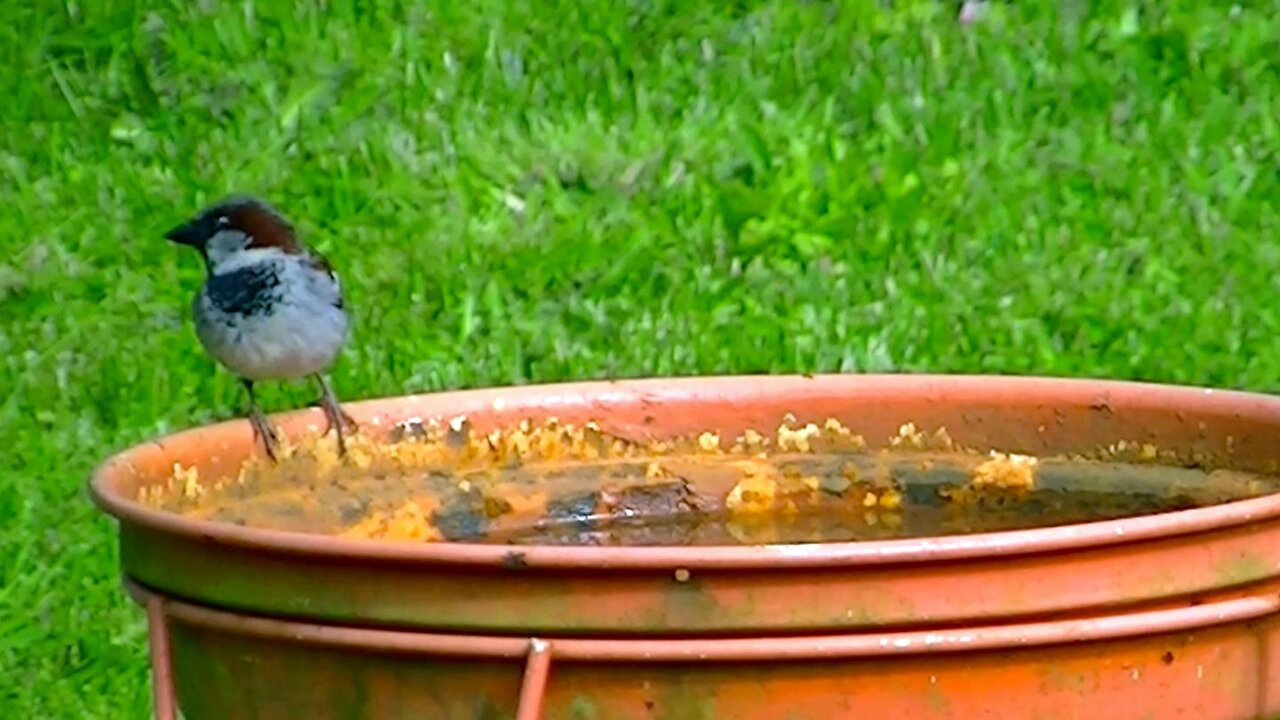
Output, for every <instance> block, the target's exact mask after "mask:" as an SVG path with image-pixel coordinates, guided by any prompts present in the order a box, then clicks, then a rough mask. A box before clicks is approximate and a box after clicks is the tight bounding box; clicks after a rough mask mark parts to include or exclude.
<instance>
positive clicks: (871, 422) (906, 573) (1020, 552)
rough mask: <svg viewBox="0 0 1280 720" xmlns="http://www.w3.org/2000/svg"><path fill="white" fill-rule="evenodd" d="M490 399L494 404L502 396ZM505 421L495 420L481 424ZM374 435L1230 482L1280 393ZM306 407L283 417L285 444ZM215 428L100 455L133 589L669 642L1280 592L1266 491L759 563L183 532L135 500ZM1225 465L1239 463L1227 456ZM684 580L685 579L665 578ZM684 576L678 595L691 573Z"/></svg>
mask: <svg viewBox="0 0 1280 720" xmlns="http://www.w3.org/2000/svg"><path fill="white" fill-rule="evenodd" d="M497 400H500V401H501V402H500V403H495V401H497ZM497 407H500V408H501V409H500V410H498V409H495V408H497ZM349 410H350V411H351V412H352V413H353V414H354V415H355V416H356V418H357V419H358V420H360V421H361V422H362V424H363V425H364V427H365V428H367V429H369V430H376V429H377V428H382V429H384V430H385V429H389V428H390V426H391V425H393V424H394V423H396V422H399V421H401V420H404V419H406V418H410V417H421V418H430V417H436V418H440V419H441V420H443V421H447V420H448V419H449V418H451V417H454V416H456V415H458V414H465V415H467V417H468V418H469V419H470V420H471V421H472V422H474V423H475V424H476V425H477V427H479V428H480V429H481V430H487V429H488V428H491V427H494V426H495V425H504V424H507V423H514V422H517V421H519V420H520V419H522V418H526V417H533V418H535V419H536V418H540V417H545V416H556V417H558V418H560V419H561V420H563V421H565V422H585V421H587V420H596V421H597V422H599V423H600V424H601V425H602V426H603V427H604V429H605V430H607V431H610V432H614V433H616V434H619V435H622V436H624V437H629V438H649V437H664V436H670V435H673V434H681V433H689V432H700V431H703V430H707V429H719V430H721V431H722V433H724V434H727V435H733V434H737V433H740V432H741V431H742V430H744V429H746V428H748V427H750V428H761V429H765V430H768V429H770V428H775V427H776V426H777V425H778V423H779V422H780V421H781V420H782V418H783V416H784V415H785V414H786V413H788V412H790V413H792V414H794V415H795V416H796V418H798V419H799V421H800V422H802V423H803V422H808V421H815V422H819V423H820V422H822V421H823V420H824V419H825V418H827V417H836V418H838V419H839V420H840V421H841V422H843V423H844V424H845V425H847V426H848V427H850V429H852V430H853V431H854V432H857V433H861V434H862V435H864V436H865V437H867V438H868V440H869V442H872V443H873V444H874V443H875V441H876V440H877V439H887V438H889V437H891V436H892V435H894V434H896V432H897V430H898V428H899V426H900V425H902V424H903V423H905V422H914V423H915V424H916V425H917V426H918V427H921V428H922V429H924V430H926V431H931V430H933V429H935V428H937V427H946V428H947V430H948V432H949V433H950V434H951V435H952V437H954V438H955V439H956V440H957V441H958V442H960V443H962V444H965V445H968V446H977V447H982V446H994V447H998V448H1001V449H1005V450H1011V451H1022V452H1030V453H1037V454H1047V453H1056V452H1090V451H1094V450H1096V449H1097V448H1098V447H1100V446H1106V445H1109V444H1112V443H1114V442H1116V441H1117V440H1118V439H1127V440H1129V441H1136V442H1152V443H1155V444H1156V445H1158V446H1159V447H1161V448H1176V449H1178V450H1179V451H1181V452H1184V453H1186V454H1188V455H1190V454H1193V453H1194V454H1198V455H1202V456H1208V457H1217V458H1224V457H1225V458H1229V460H1230V462H1231V463H1232V465H1233V466H1234V467H1238V468H1241V469H1254V470H1268V469H1273V468H1274V466H1275V458H1276V456H1277V455H1276V452H1275V450H1276V445H1275V438H1277V437H1280V400H1277V399H1276V398H1272V397H1268V396H1262V395H1253V394H1243V393H1231V392H1215V391H1207V390H1201V389H1194V388H1173V387H1163V386H1152V385H1143V384H1131V383H1112V382H1093V381H1064V380H1051V379H1038V378H988V377H930V376H820V377H815V378H799V377H747V378H712V379H690V380H667V381H630V382H618V383H586V384H573V385H562V386H542V387H537V386H535V387H523V388H503V389H498V390H485V391H471V392H459V393H445V394H440V395H432V396H414V397H408V398H397V399H390V400H380V401H371V402H365V403H356V404H353V405H352V406H350V407H349ZM315 422H316V417H315V415H314V414H313V413H312V412H309V411H308V412H301V413H295V414H292V415H291V416H288V417H286V418H284V420H283V425H284V427H285V428H286V430H287V431H289V432H300V431H304V427H305V426H306V425H308V424H315ZM252 447H253V445H252V434H251V432H250V431H249V429H248V427H247V424H245V423H243V422H235V423H226V424H222V425H218V426H213V427H210V428H203V429H198V430H194V431H188V432H186V433H180V434H178V435H176V436H172V437H169V438H165V439H162V440H161V441H158V442H156V443H151V444H147V445H143V446H139V447H137V448H134V449H132V450H130V451H128V452H126V453H124V454H122V455H121V456H117V457H116V458H113V459H112V460H111V461H109V462H107V463H106V464H105V465H104V466H103V468H102V469H101V470H100V471H99V473H98V475H97V476H96V478H95V481H94V486H93V489H94V493H95V497H96V498H97V500H98V501H99V502H100V503H101V504H102V505H103V506H104V507H106V509H107V510H109V511H110V512H112V513H113V514H115V515H117V516H118V517H120V518H121V519H122V523H121V525H122V527H121V550H122V552H121V556H122V560H123V564H124V570H125V573H126V574H127V575H128V576H130V577H132V578H134V579H136V580H138V581H139V582H140V583H142V584H143V585H145V586H147V587H149V588H152V589H154V590H158V591H161V592H164V593H166V594H169V595H172V596H176V597H179V598H184V599H188V600H191V601H194V602H199V603H203V604H207V605H212V606H218V607H224V608H234V609H239V610H243V611H247V612H253V613H259V614H267V615H276V616H292V617H299V618H310V619H328V620H334V621H341V622H348V623H358V624H362V625H384V626H389V627H417V628H423V629H435V630H451V631H457V630H463V631H489V632H515V633H527V632H537V633H559V634H593V633H608V634H610V635H663V636H679V635H688V634H698V633H753V632H811V631H820V630H829V631H847V630H856V629H868V628H888V627H904V626H928V625H932V624H941V623H946V624H952V623H962V622H984V623H986V622H995V621H1005V620H1013V619H1022V618H1034V617H1044V616H1048V615H1050V614H1056V613H1083V612H1095V611H1099V610H1104V609H1108V608H1121V607H1132V606H1137V605H1141V604H1144V603H1161V602H1170V601H1177V600H1185V601H1191V600H1194V601H1197V602H1199V601H1207V600H1210V599H1212V598H1213V597H1214V596H1215V595H1217V594H1221V593H1223V592H1227V591H1229V590H1231V589H1232V588H1237V587H1240V586H1242V585H1245V584H1248V583H1252V582H1256V581H1260V580H1265V579H1268V578H1272V577H1276V576H1277V575H1280V497H1277V496H1269V497H1265V498H1260V499H1256V500H1249V501H1243V502H1238V503H1232V504H1229V505H1224V506H1217V507H1213V508H1203V509H1198V510H1192V511H1186V512H1181V513H1170V514H1167V515H1163V516H1152V517H1145V518H1134V519H1128V520H1120V521H1113V522H1107V523H1093V524H1089V525H1082V526H1069V527H1060V528H1045V529H1039V530H1031V531H1021V532H1011V533H997V534H991V535H974V536H958V537H946V538H932V539H920V540H902V541H892V542H871V543H832V544H825V545H807V546H791V547H772V548H750V547H732V548H550V547H543V548H537V547H532V548H530V547H522V548H519V549H518V550H513V549H510V548H504V547H500V546H474V545H461V544H447V543H437V544H414V543H388V542H379V541H364V542H360V541H350V540H340V539H336V538H325V537H315V536H306V535H298V534H292V533H280V532H271V531H260V530H249V529H245V528H237V527H228V526H220V525H214V524H212V523H206V522H201V521H191V520H186V519H181V518H175V517H174V516H172V515H168V514H166V513H161V512H158V511H154V510H150V509H147V508H143V507H141V506H139V505H137V504H135V503H133V502H131V501H129V500H125V499H124V497H126V496H127V497H131V496H132V493H133V491H134V490H135V489H136V487H137V486H138V485H139V484H144V483H148V482H156V481H159V480H161V479H163V478H166V477H167V476H168V475H169V473H170V472H171V469H172V467H173V463H174V462H181V463H183V464H184V465H195V466H196V467H198V468H199V469H200V476H201V477H202V478H210V477H217V475H218V474H219V473H226V472H228V471H230V470H231V469H233V468H235V467H237V466H238V463H239V462H240V461H241V460H242V459H243V458H244V456H245V455H246V453H247V452H249V450H250V448H252ZM1228 453H1229V454H1228ZM677 569H685V570H688V571H689V575H688V577H687V579H685V580H684V581H683V582H681V581H678V580H677V578H676V573H675V571H676V570H677ZM684 577H685V576H684V573H681V578H684Z"/></svg>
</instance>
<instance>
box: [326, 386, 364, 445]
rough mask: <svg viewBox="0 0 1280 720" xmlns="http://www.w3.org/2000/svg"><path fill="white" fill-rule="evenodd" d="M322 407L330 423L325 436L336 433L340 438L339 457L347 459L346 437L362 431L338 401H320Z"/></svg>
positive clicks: (327, 398) (327, 399)
mask: <svg viewBox="0 0 1280 720" xmlns="http://www.w3.org/2000/svg"><path fill="white" fill-rule="evenodd" d="M320 407H321V408H323V409H324V416H325V418H327V419H328V421H329V426H328V427H327V428H325V431H324V432H325V434H326V435H328V434H329V433H331V432H332V433H334V434H335V435H337V437H338V455H339V456H342V457H346V454H347V440H346V436H347V435H351V434H354V433H355V432H356V431H357V430H359V429H360V426H359V425H357V424H356V421H355V420H353V419H352V418H351V416H350V415H348V414H347V412H346V411H345V410H343V409H342V406H341V405H339V404H338V401H337V400H335V399H332V398H329V397H326V398H324V399H323V400H321V401H320Z"/></svg>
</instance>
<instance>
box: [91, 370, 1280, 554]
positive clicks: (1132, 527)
mask: <svg viewBox="0 0 1280 720" xmlns="http://www.w3.org/2000/svg"><path fill="white" fill-rule="evenodd" d="M747 380H749V381H750V382H751V383H752V385H753V386H756V387H761V386H765V385H767V386H769V387H768V388H767V389H768V390H769V391H770V392H788V391H812V390H814V389H816V388H817V387H827V388H830V387H831V386H832V385H835V386H836V387H839V386H841V384H849V385H860V386H863V387H871V388H879V389H882V390H892V391H895V392H897V393H903V392H916V393H925V392H933V393H936V392H941V391H947V390H951V391H955V390H963V391H968V392H971V393H975V395H976V394H980V393H981V391H983V390H984V389H987V388H995V387H1004V388H1006V389H1007V388H1008V386H1009V385H1015V386H1019V385H1020V386H1022V387H1021V388H1020V389H1021V390H1023V391H1024V392H1027V393H1031V394H1039V395H1041V396H1043V397H1044V398H1045V400H1044V402H1045V403H1046V404H1050V403H1053V402H1055V401H1064V400H1073V401H1075V402H1116V401H1121V400H1124V401H1129V402H1131V404H1140V403H1137V402H1134V401H1145V402H1147V403H1149V404H1150V403H1157V404H1159V405H1161V406H1168V407H1170V408H1175V407H1176V408H1178V409H1179V410H1184V411H1185V412H1187V413H1189V414H1190V413H1194V412H1197V411H1202V412H1210V411H1218V412H1234V413H1236V414H1240V411H1241V410H1242V409H1244V407H1252V408H1253V409H1255V410H1263V411H1267V412H1269V413H1273V414H1275V415H1276V416H1277V418H1278V419H1280V397H1275V396H1272V395H1267V394H1262V393H1254V392H1244V391H1238V390H1218V389H1213V388H1204V387H1196V386H1189V385H1174V384H1157V383H1150V382H1137V381H1126V380H1095V379H1081V378H1059V377H1051V376H1015V375H959V374H954V375H940V374H866V375H857V374H830V375H803V376H802V375H719V376H698V377H682V378H646V379H630V380H617V381H588V382H569V383H546V384H537V385H525V386H515V387H496V388H485V389H477V390H457V391H449V392H442V393H431V394H420V395H403V396H393V397H384V398H378V399H369V400H363V401H358V402H352V403H345V404H344V406H345V407H346V408H347V409H348V410H350V411H352V414H355V415H357V416H360V415H366V416H367V415H375V414H377V412H378V410H379V409H382V410H386V409H390V408H394V407H400V406H401V405H403V404H404V403H406V402H409V403H417V402H422V401H429V402H431V403H432V404H433V405H434V406H436V407H437V408H438V407H447V406H455V405H456V406H470V407H475V406H481V405H483V406H484V407H488V406H489V404H490V403H491V402H492V401H494V400H498V399H502V400H504V401H506V402H507V403H510V404H513V405H515V406H519V405H520V401H534V400H536V399H538V398H540V397H548V396H555V397H565V396H574V397H582V398H591V397H595V398H597V399H599V396H601V395H609V396H611V398H614V399H616V398H619V397H626V398H631V399H636V398H639V399H642V400H643V399H644V398H654V397H657V396H659V395H661V394H662V393H664V392H667V393H674V394H675V395H676V396H682V397H689V396H691V395H692V396H696V395H697V394H698V393H699V392H700V391H710V390H726V391H729V392H730V393H734V394H739V393H735V392H734V391H740V390H741V387H742V383H743V382H744V381H747ZM513 400H514V401H515V402H512V401H513ZM311 412H317V411H314V410H298V411H294V412H291V413H284V414H282V415H279V416H276V419H277V421H279V420H286V421H287V420H290V419H293V420H297V419H300V418H302V417H303V416H305V415H307V414H308V413H311ZM397 414H403V413H397ZM244 422H245V421H244V420H242V419H241V420H229V421H225V422H222V423H216V424H212V425H206V426H201V427H196V428H192V429H188V430H183V431H180V432H176V433H172V434H170V435H168V436H165V437H162V438H159V439H157V440H152V441H150V442H146V443H141V444H138V445H135V446H133V447H131V448H128V449H125V450H123V451H120V452H118V453H116V454H114V455H113V456H111V457H110V458H108V459H107V460H106V461H104V462H103V463H102V464H100V465H99V466H98V467H97V468H96V469H95V470H94V472H93V474H92V476H91V478H90V481H89V494H90V496H91V498H92V500H93V502H94V503H95V504H96V505H98V507H99V508H101V509H102V510H104V511H105V512H107V513H108V514H110V515H112V516H114V517H115V518H117V520H119V521H120V522H121V524H122V525H124V524H130V525H135V526H139V527H142V528H146V529H148V530H152V531H159V532H163V533H167V534H171V535H177V536H181V537H186V538H189V539H192V540H197V541H202V542H213V543H220V544H224V545H230V546H236V547H241V548H245V549H251V550H260V551H265V552H269V553H272V554H290V555H312V556H323V557H331V558H344V559H351V560H365V561H384V562H397V563H403V562H407V563H422V564H447V565H469V566H477V567H485V566H488V567H504V568H508V569H510V568H512V567H513V566H514V567H519V568H521V569H526V568H528V569H532V568H545V569H578V570H585V569H595V570H618V569H633V570H644V569H650V570H653V569H664V570H671V569H690V570H694V569H705V570H729V569H732V570H768V569H776V568H821V567H853V566H873V565H889V564H905V563H927V562H943V561H954V560H967V559H976V558H983V559H991V558H998V557H1008V556H1015V555H1028V554H1035V553H1045V552H1055V551H1062V550H1078V549H1087V548H1097V547H1105V546H1111V545H1117V544H1122V543H1130V542H1137V541H1142V540H1150V539H1153V538H1169V537H1176V536H1181V535H1188V534H1193V533H1199V532H1206V531H1212V530H1220V529H1225V528H1231V527H1236V526H1239V525H1245V524H1249V523H1254V522H1259V521H1262V520H1267V519H1271V518H1276V517H1280V493H1273V494H1271V495H1265V496H1262V497H1258V498H1252V499H1246V500H1238V501H1235V502H1229V503H1222V504H1219V505H1211V506H1207V507H1199V508H1192V509H1189V510H1180V511H1174V512H1168V513H1161V514H1157V515H1142V516H1137V517H1130V518H1122V519H1118V520H1104V521H1098V522H1089V523H1079V524H1074V525H1059V526H1051V527H1044V528H1032V529H1025V530H1010V531H1000V532H988V533H976V534H969V535H944V536H938V537H925V538H906V539H896V540H873V541H861V542H832V543H801V544H779V545H743V546H736V545H735V546H729V545H712V546H645V547H587V546H548V545H521V546H510V545H496V544H484V543H465V542H436V543H423V542H417V541H396V540H372V539H353V538H339V537H334V536H328V535H317V534H308V533H301V532H293V531H283V530H272V529H266V528H252V527H242V526H237V525H229V524H225V523H216V522H212V521H208V520H199V519H190V518H185V517H182V516H180V515H176V514H173V513H170V512H166V511H163V510H159V509H155V508H149V507H146V506H144V505H142V504H140V503H138V502H136V501H134V500H131V499H127V498H126V497H124V496H123V495H121V494H120V493H118V492H116V491H115V489H114V482H113V480H112V477H111V476H112V472H113V470H114V469H115V468H116V466H118V465H120V464H122V463H124V464H127V463H128V458H129V456H130V455H131V454H132V453H134V452H136V451H138V450H139V449H140V448H144V447H146V446H148V445H155V444H160V445H163V442H164V440H166V439H176V438H179V437H190V436H193V435H198V434H201V433H206V432H209V431H211V430H213V429H214V428H219V427H226V426H230V425H239V424H243V423H244ZM513 560H514V561H515V562H513Z"/></svg>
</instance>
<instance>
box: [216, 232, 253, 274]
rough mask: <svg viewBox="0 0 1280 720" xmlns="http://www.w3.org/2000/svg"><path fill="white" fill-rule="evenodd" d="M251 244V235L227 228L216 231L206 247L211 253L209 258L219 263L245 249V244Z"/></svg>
mask: <svg viewBox="0 0 1280 720" xmlns="http://www.w3.org/2000/svg"><path fill="white" fill-rule="evenodd" d="M248 244H249V236H248V235H245V234H244V233H242V232H240V231H239V230H233V229H231V228H227V229H226V230H219V231H218V232H216V233H214V234H213V235H212V236H211V237H210V238H209V242H208V243H206V244H205V247H206V248H207V250H208V253H209V260H210V261H211V262H212V263H213V264H214V265H218V264H220V263H222V262H224V261H225V260H227V259H228V258H230V257H231V256H232V255H234V254H236V253H238V252H240V251H242V250H244V247H245V245H248Z"/></svg>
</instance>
